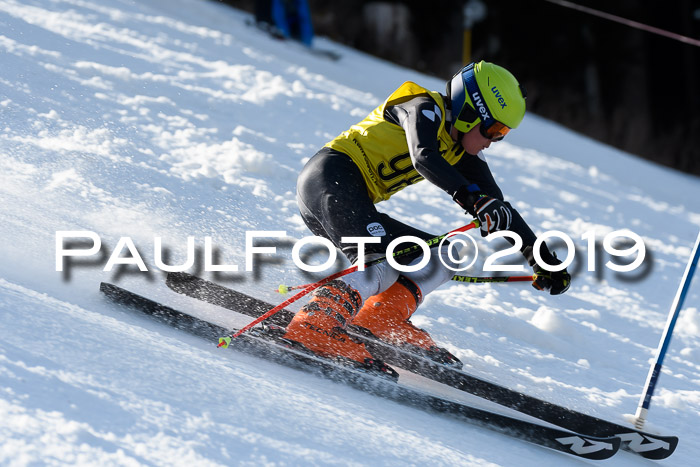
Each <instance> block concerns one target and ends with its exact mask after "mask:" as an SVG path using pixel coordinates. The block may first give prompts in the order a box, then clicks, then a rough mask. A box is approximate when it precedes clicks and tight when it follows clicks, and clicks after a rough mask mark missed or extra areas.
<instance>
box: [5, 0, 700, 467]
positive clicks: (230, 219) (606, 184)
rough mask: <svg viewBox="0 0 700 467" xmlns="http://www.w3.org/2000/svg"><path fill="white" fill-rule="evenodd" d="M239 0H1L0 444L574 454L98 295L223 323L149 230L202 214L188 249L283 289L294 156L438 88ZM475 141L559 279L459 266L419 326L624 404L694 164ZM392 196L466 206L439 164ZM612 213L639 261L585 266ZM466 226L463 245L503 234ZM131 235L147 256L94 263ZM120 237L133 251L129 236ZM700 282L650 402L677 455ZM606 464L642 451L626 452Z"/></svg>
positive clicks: (563, 389)
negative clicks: (563, 260) (159, 254)
mask: <svg viewBox="0 0 700 467" xmlns="http://www.w3.org/2000/svg"><path fill="white" fill-rule="evenodd" d="M247 18H248V16H247V15H246V14H243V13H241V12H238V11H236V10H233V9H230V8H227V7H224V6H221V5H219V4H216V3H212V2H207V1H193V0H151V1H149V2H136V1H130V0H99V1H98V0H22V1H15V0H0V240H1V241H0V258H1V259H0V464H2V465H27V464H37V465H66V464H78V465H82V464H89V465H97V464H103V465H140V464H146V465H227V464H228V465H230V464H235V465H260V464H271V465H275V464H284V465H290V464H291V465H295V464H296V465H307V464H317V465H333V464H343V465H346V464H365V465H407V464H411V465H473V464H478V465H507V466H510V465H521V466H522V465H566V464H568V465H576V464H579V463H583V461H580V460H578V459H574V458H571V457H568V456H566V455H563V454H559V453H555V452H552V451H548V450H546V449H542V448H538V447H535V446H532V445H530V444H527V443H525V442H521V441H517V440H514V439H512V438H509V437H506V436H504V435H501V434H497V433H494V432H491V431H488V430H484V429H482V428H479V427H476V426H473V425H469V424H465V423H461V422H459V421H456V420H452V419H449V418H445V417H442V416H438V415H434V414H429V413H425V412H421V411H418V410H414V409H410V408H406V407H403V406H401V405H398V404H395V403H390V402H387V401H384V400H381V399H378V398H375V397H372V396H370V395H366V394H364V393H360V392H357V391H355V390H352V389H349V388H346V387H343V386H341V385H338V384H334V383H331V382H329V381H324V380H321V379H319V378H316V377H314V376H312V375H306V374H303V373H299V372H296V371H293V370H290V369H287V368H283V367H279V366H276V365H274V364H271V363H267V362H264V361H260V360H257V359H255V358H252V357H246V356H242V355H238V354H236V353H235V352H231V351H223V350H220V351H217V350H216V349H215V348H214V344H213V343H209V342H205V341H202V340H199V339H196V338H194V337H190V336H188V335H185V334H183V333H181V332H178V331H176V330H171V329H167V328H164V327H162V326H159V325H156V324H154V323H151V322H149V321H145V320H143V319H141V318H139V317H137V316H135V315H133V314H131V313H129V312H128V311H126V310H125V309H123V308H120V307H117V306H114V305H112V304H110V303H109V302H107V301H105V300H104V298H103V297H101V296H100V294H99V292H98V286H99V283H100V281H111V282H116V283H118V284H120V285H123V286H126V287H129V288H131V289H134V290H137V291H139V292H141V293H144V294H147V295H149V296H151V297H153V298H157V299H159V300H163V301H164V302H166V303H168V304H170V305H173V306H177V307H178V308H182V309H184V310H186V311H189V312H192V313H196V314H199V315H204V316H207V317H208V318H209V319H212V320H215V321H216V322H218V323H221V324H227V325H231V326H233V325H235V324H236V322H240V321H241V320H240V318H239V317H235V316H231V313H230V312H226V311H224V310H221V309H219V308H217V307H213V306H205V305H203V304H199V303H197V302H195V301H194V300H190V299H188V298H186V297H180V296H177V295H175V294H174V293H172V292H170V291H169V290H168V289H167V288H166V287H165V286H164V285H163V273H162V272H161V271H160V270H159V269H158V268H156V267H155V254H154V250H155V247H154V245H155V242H156V240H155V237H162V242H163V245H164V246H166V247H167V248H166V249H167V251H168V253H169V255H168V260H167V261H168V263H169V264H182V263H184V262H185V260H186V257H187V237H188V236H192V237H194V240H195V244H196V246H197V249H198V251H199V252H200V253H201V251H202V249H203V245H204V239H205V237H211V238H212V241H213V244H214V245H215V246H216V249H217V251H218V253H219V256H218V262H219V263H220V264H235V265H238V266H239V268H240V272H238V273H227V274H224V275H223V277H219V280H221V281H223V282H224V283H225V284H226V285H229V286H233V287H236V288H238V289H240V290H243V291H246V292H248V293H250V294H253V295H256V296H259V297H261V298H264V299H267V300H269V301H274V302H279V301H280V298H279V296H276V294H275V293H274V290H275V289H276V287H277V285H278V284H279V283H287V284H299V283H304V282H308V280H309V277H307V276H305V275H303V274H302V273H301V272H300V271H299V270H298V269H297V268H296V267H295V266H294V263H293V262H292V261H291V244H292V240H293V239H300V238H303V237H306V236H308V235H310V232H308V230H307V229H306V228H305V226H304V225H303V222H302V221H301V219H300V217H299V215H298V213H297V207H296V201H295V197H294V192H295V179H296V175H297V173H298V172H299V170H300V169H301V168H302V166H303V164H304V162H305V161H306V160H308V158H309V157H310V156H312V155H313V154H314V153H315V152H316V150H317V149H318V148H320V147H321V146H322V145H323V144H324V143H325V142H326V141H327V140H329V139H330V138H332V137H334V136H335V135H337V134H338V133H340V132H341V131H343V130H344V129H346V128H347V127H348V126H349V125H350V124H352V123H354V122H356V121H359V120H360V119H362V118H363V117H364V116H365V115H366V114H367V113H368V112H369V111H371V110H372V109H373V108H374V107H375V106H376V105H378V104H379V103H380V102H381V101H382V100H383V99H384V98H385V97H386V96H387V95H388V94H389V93H390V92H391V91H393V90H394V89H395V88H397V87H398V86H399V85H400V84H401V83H402V82H403V81H405V80H413V81H416V82H418V83H420V84H421V85H423V86H426V87H428V88H431V89H435V90H439V91H440V90H442V89H444V83H443V81H441V80H439V79H435V78H431V77H427V76H423V75H420V74H418V73H416V72H413V71H411V70H407V69H403V68H400V67H397V66H394V65H391V64H388V63H385V62H382V61H379V60H377V59H374V58H371V57H368V56H366V55H363V54H360V53H357V52H355V51H352V50H349V49H346V48H344V47H341V46H339V45H337V44H334V43H331V42H328V41H324V40H322V39H318V40H317V42H316V46H317V47H319V48H326V49H332V50H334V51H336V52H338V53H340V54H341V55H342V59H341V60H339V61H331V60H328V59H325V58H323V57H319V56H317V55H314V54H310V53H309V52H308V51H307V50H305V49H304V48H303V47H301V46H298V45H295V44H290V43H286V42H281V41H276V40H273V39H270V38H268V37H266V36H265V35H263V34H262V33H260V32H259V31H257V30H255V29H253V28H250V27H248V26H246V23H245V21H246V19H247ZM505 65H506V66H507V64H505ZM486 156H487V158H488V160H489V162H490V165H491V167H492V169H493V171H494V173H495V176H496V178H497V180H498V181H499V183H500V184H501V185H502V188H503V191H504V193H505V194H506V197H507V198H508V199H509V200H510V201H511V202H512V203H513V204H514V205H515V206H516V207H517V208H518V210H519V211H520V212H521V213H522V214H523V216H524V217H525V218H526V219H527V220H528V222H529V223H530V224H531V225H532V226H533V228H534V229H535V230H536V232H537V233H538V234H542V233H543V232H545V231H547V230H552V229H556V230H560V231H562V232H564V233H565V234H566V235H568V236H570V237H571V238H572V240H573V242H574V244H575V246H576V255H575V262H574V265H572V267H571V268H570V269H571V270H576V271H577V272H576V275H575V279H574V283H573V286H572V287H571V290H570V291H569V292H568V293H567V294H565V295H563V296H558V297H551V296H549V295H547V294H543V293H540V292H537V291H535V290H534V289H533V288H532V287H530V286H529V285H528V284H526V283H525V284H523V283H518V284H494V285H464V284H459V283H450V284H446V285H444V286H442V287H441V288H440V289H438V290H437V291H436V292H435V293H433V294H431V295H430V296H429V297H428V298H427V300H426V301H425V303H424V304H423V306H422V307H421V308H420V310H419V312H418V313H417V315H416V316H415V320H414V321H415V323H416V324H418V325H419V326H421V327H424V328H425V329H427V330H429V331H430V332H431V333H432V335H433V336H434V338H435V339H436V340H437V341H438V342H439V343H441V344H442V345H444V346H445V347H447V348H449V349H450V350H451V351H452V352H454V353H455V354H456V355H458V356H459V357H460V358H461V359H462V360H463V361H464V362H465V369H466V370H467V371H469V372H471V373H473V374H475V375H478V376H480V377H483V378H486V379H490V380H493V381H497V382H499V383H500V384H503V385H506V386H509V387H512V388H517V389H519V390H522V391H525V392H527V393H529V394H532V395H535V396H539V397H542V398H546V399H548V400H551V401H553V402H556V403H559V404H563V405H567V406H570V407H573V408H576V409H578V410H581V411H584V412H588V413H591V414H594V415H597V416H599V417H603V418H606V419H610V420H613V421H616V422H622V423H626V418H625V414H631V413H633V412H634V411H635V408H636V406H637V402H638V399H639V396H640V393H641V390H642V386H643V384H644V380H645V378H646V375H647V371H648V368H649V363H650V360H651V359H652V358H653V356H654V354H655V351H656V347H657V345H658V342H659V339H660V337H661V333H662V330H663V327H664V323H665V321H666V316H667V313H668V310H669V307H670V304H671V301H672V299H673V296H674V294H675V291H676V289H677V287H678V284H679V281H680V277H681V275H682V273H683V270H684V268H685V265H686V262H687V260H688V257H689V255H690V251H691V247H692V244H693V241H694V239H695V237H696V235H697V233H698V230H699V229H700V206H699V205H698V199H700V183H699V180H698V178H694V177H690V176H686V175H684V174H680V173H677V172H672V171H670V170H667V169H664V168H660V167H658V166H655V165H652V164H649V163H647V162H644V161H641V160H639V159H637V158H635V157H632V156H630V155H627V154H624V153H621V152H619V151H617V150H614V149H611V148H609V147H606V146H603V145H601V144H599V143H596V142H594V141H591V140H589V139H587V138H583V137H581V136H578V135H576V134H573V133H571V132H570V131H568V130H565V129H563V128H561V127H560V126H558V125H556V124H555V123H552V122H548V121H545V120H542V119H540V118H537V117H535V116H531V115H528V116H526V118H525V120H524V122H523V124H522V125H521V127H520V128H518V129H517V130H515V131H513V132H512V133H511V134H510V135H509V136H508V138H507V139H506V140H505V141H504V142H501V143H497V144H493V145H492V147H491V148H490V149H489V150H487V152H486ZM380 208H381V209H383V210H385V211H390V212H392V213H393V214H394V215H395V216H397V217H398V218H400V219H402V220H404V221H405V222H408V223H411V224H413V225H415V226H417V227H419V228H422V229H425V230H428V231H431V232H434V233H436V234H439V233H442V232H445V231H448V230H450V229H452V228H454V227H457V226H459V225H462V224H464V223H466V222H467V221H468V219H467V218H466V217H465V216H464V215H463V214H462V213H460V210H459V209H458V208H457V207H456V206H455V204H454V203H453V202H452V201H451V200H450V199H449V197H448V196H447V195H446V194H444V193H442V192H441V191H440V190H438V189H436V188H434V187H432V186H431V185H430V184H428V183H427V182H424V183H420V184H418V185H415V186H411V187H409V188H407V189H405V190H404V191H402V192H400V193H399V194H397V195H396V196H395V197H393V198H392V200H391V201H390V202H387V203H383V205H380ZM620 229H628V230H629V231H632V232H633V233H635V234H637V235H639V236H641V237H642V238H643V240H644V243H645V245H646V249H647V259H646V260H645V262H644V263H643V265H642V266H641V267H640V268H639V269H637V270H635V271H633V272H630V273H616V272H614V271H612V270H611V269H609V268H608V267H606V266H605V263H606V262H607V261H609V260H611V257H610V255H609V254H607V253H605V252H604V250H603V249H602V248H597V250H595V251H597V257H596V261H594V262H593V265H594V266H595V271H587V266H588V259H589V256H590V254H591V251H589V248H588V240H586V239H583V238H582V235H584V234H585V233H586V232H593V233H592V234H589V235H594V237H590V238H591V239H593V238H594V239H596V243H597V244H598V245H602V242H603V240H604V238H605V236H606V235H607V234H608V233H610V232H612V231H616V230H620ZM254 230H259V231H285V232H286V234H287V236H288V237H289V238H288V239H287V240H285V241H284V242H279V241H278V242H272V244H273V245H275V246H277V250H278V252H277V254H276V255H271V254H268V255H266V256H265V261H260V262H259V263H258V267H257V268H256V270H255V271H254V272H245V271H244V269H245V235H246V232H247V231H254ZM57 231H90V232H93V233H94V234H95V235H97V236H99V239H100V240H101V243H102V246H103V250H102V254H101V255H100V254H98V255H95V256H92V257H89V258H73V259H72V260H71V261H70V262H66V265H67V266H66V268H65V270H64V271H63V272H57V270H56V232H57ZM472 236H473V237H474V238H475V239H476V241H477V243H478V244H479V251H480V259H479V261H478V262H477V265H483V259H484V258H485V257H486V256H487V255H489V254H492V253H493V252H495V251H498V250H500V249H502V248H503V245H504V244H505V243H504V242H502V241H501V242H502V243H499V242H494V243H489V242H487V241H486V240H484V239H482V238H481V237H480V236H479V235H478V234H476V235H474V234H472ZM121 237H129V238H130V239H131V240H132V241H133V243H134V245H135V247H136V248H137V250H138V252H139V253H140V255H141V256H142V257H143V259H144V262H145V264H146V266H147V267H148V269H149V272H141V271H139V269H138V268H137V267H136V266H134V265H130V266H128V267H125V268H119V267H118V266H117V267H115V268H114V269H113V270H112V271H110V272H106V271H103V268H104V267H105V265H106V263H107V261H108V258H109V255H111V254H112V252H113V251H114V250H115V249H116V247H117V245H118V242H119V240H120V238H121ZM88 243H89V242H88ZM87 246H89V244H88V245H85V244H83V245H82V247H83V248H86V247H87ZM122 246H123V247H124V248H120V251H121V256H124V257H128V256H133V255H130V254H129V251H128V249H127V248H126V247H125V245H124V244H122ZM558 249H559V251H560V256H562V255H564V256H565V255H566V249H565V248H562V247H561V246H560V247H559V248H558ZM199 257H200V258H201V255H200V256H199ZM115 258H116V257H115ZM316 259H317V260H319V261H322V260H323V259H324V258H323V257H322V255H321V256H320V257H318V258H316ZM516 259H517V257H516V256H511V257H509V258H506V259H505V262H517V261H516ZM630 260H631V257H630V258H628V259H627V260H626V261H627V262H629V261H630ZM501 261H503V260H501ZM612 261H613V262H615V261H617V262H620V261H621V260H620V259H617V260H615V259H614V258H612ZM623 262H624V261H623ZM195 272H196V271H195ZM470 273H472V274H474V275H480V274H481V275H491V274H487V273H483V272H482V271H480V270H478V268H476V269H473V270H471V271H470ZM699 285H700V284H698V280H697V279H696V281H695V284H694V285H693V287H692V288H691V291H690V294H689V296H688V298H687V300H686V307H685V309H684V311H683V312H682V314H681V316H680V319H679V322H678V325H677V327H676V332H675V334H674V337H673V341H672V343H671V347H670V350H669V353H668V355H667V357H666V360H665V365H664V371H663V374H662V376H661V378H660V380H659V385H658V386H657V391H656V395H655V396H654V399H653V401H652V407H651V411H650V414H649V423H648V424H647V429H649V430H651V431H657V432H660V433H664V434H677V435H679V436H680V437H681V442H680V445H679V448H678V450H677V452H676V453H675V454H674V455H673V457H671V458H670V459H668V460H667V461H663V462H661V463H662V464H666V465H691V464H693V463H694V462H695V461H693V459H696V460H697V459H698V458H699V457H700V447H698V441H697V440H698V437H699V435H700V428H698V427H700V348H699V346H700V336H699V334H700V314H699V313H698V303H699V300H698V297H699V296H700V291H699V288H700V287H699ZM243 322H246V321H245V320H243ZM239 325H240V324H239ZM613 464H614V465H639V464H651V462H648V461H645V460H644V459H641V458H637V457H634V456H632V455H630V454H627V453H620V454H618V455H617V456H616V457H615V458H614V460H613V461H612V462H611V465H613Z"/></svg>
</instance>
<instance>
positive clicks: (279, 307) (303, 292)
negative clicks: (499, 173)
mask: <svg viewBox="0 0 700 467" xmlns="http://www.w3.org/2000/svg"><path fill="white" fill-rule="evenodd" d="M476 227H479V221H478V220H477V219H474V220H473V221H471V222H470V223H469V224H467V225H464V226H462V227H459V228H457V229H454V230H451V231H449V232H447V233H446V234H442V235H438V236H437V237H433V238H431V239H429V240H426V242H425V243H427V244H428V247H430V246H433V245H435V244H438V243H440V242H441V241H442V239H444V238H445V237H449V236H451V235H454V234H456V233H459V232H466V231H467V230H471V229H474V228H476ZM419 248H421V247H420V245H413V246H411V247H409V248H405V249H403V250H400V251H396V252H394V255H393V257H394V258H396V257H399V256H403V255H406V254H409V253H413V252H415V251H417V250H418V249H419ZM384 261H386V256H384V257H381V258H377V259H375V260H372V261H369V262H367V263H365V266H364V267H365V268H368V267H370V266H374V265H375V264H379V263H382V262H384ZM357 269H358V266H357V265H355V266H351V267H349V268H347V269H343V270H342V271H339V272H336V273H334V274H331V275H330V276H328V277H324V278H323V279H321V280H320V281H317V282H314V283H312V284H307V285H306V286H305V287H304V288H303V289H302V290H301V291H300V292H297V293H296V294H294V295H293V296H291V297H289V298H288V299H287V300H285V301H283V302H282V303H280V304H279V305H277V306H276V307H274V308H272V309H271V310H270V311H268V312H266V313H265V314H263V315H261V316H259V317H258V318H256V319H255V320H253V321H252V322H250V323H248V324H247V325H245V326H243V327H242V328H241V329H239V330H238V331H236V332H235V333H233V334H231V335H229V336H226V337H221V338H219V347H224V348H225V347H228V345H229V343H230V342H231V339H235V338H236V337H238V336H240V335H241V334H243V333H244V332H246V331H247V330H249V329H250V328H252V327H253V326H255V325H256V324H258V323H260V322H261V321H264V320H266V319H267V318H269V317H270V316H272V315H274V314H275V313H277V312H278V311H280V310H282V309H283V308H284V307H286V306H287V305H290V304H292V303H294V302H296V301H297V300H299V299H300V298H302V297H304V296H305V295H306V294H308V293H309V292H311V291H313V290H314V289H316V288H318V287H320V286H322V285H323V284H326V283H328V282H330V281H332V280H334V279H337V278H339V277H343V276H346V275H348V274H350V273H353V272H355V271H357Z"/></svg>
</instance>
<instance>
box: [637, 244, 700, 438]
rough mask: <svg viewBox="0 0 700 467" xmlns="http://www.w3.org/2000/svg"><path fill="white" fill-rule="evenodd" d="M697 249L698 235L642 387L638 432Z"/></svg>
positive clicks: (693, 270)
mask: <svg viewBox="0 0 700 467" xmlns="http://www.w3.org/2000/svg"><path fill="white" fill-rule="evenodd" d="M699 247H700V234H698V238H697V240H695V247H694V248H693V253H692V255H691V257H690V261H689V262H688V266H687V267H686V268H685V273H684V274H683V279H681V285H680V286H679V287H678V292H676V298H674V299H673V304H672V305H671V312H670V314H669V315H668V321H666V329H665V330H664V334H663V336H662V338H661V343H660V344H659V348H658V350H657V351H656V361H654V363H653V364H652V365H651V368H650V369H649V375H648V376H647V382H646V385H645V386H644V391H642V398H641V399H640V400H639V406H638V407H637V413H636V415H635V422H634V426H635V427H636V428H637V429H639V430H641V429H642V427H643V426H644V421H645V420H646V417H647V413H648V412H649V405H650V404H651V396H653V395H654V387H655V386H656V381H657V380H658V379H659V374H660V373H661V365H662V364H663V362H664V356H665V355H666V351H667V350H668V345H669V344H670V342H671V335H672V334H673V327H674V326H675V325H676V320H677V319H678V315H679V313H680V311H681V308H682V307H683V301H684V300H685V296H686V295H687V294H688V289H689V288H690V282H691V280H692V279H693V274H694V273H695V268H696V267H697V265H698V257H700V248H699Z"/></svg>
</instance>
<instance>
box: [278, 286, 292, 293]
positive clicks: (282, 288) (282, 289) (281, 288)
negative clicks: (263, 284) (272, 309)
mask: <svg viewBox="0 0 700 467" xmlns="http://www.w3.org/2000/svg"><path fill="white" fill-rule="evenodd" d="M277 292H278V293H280V294H282V295H284V294H286V293H287V292H289V287H287V286H286V285H284V284H280V286H279V287H277Z"/></svg>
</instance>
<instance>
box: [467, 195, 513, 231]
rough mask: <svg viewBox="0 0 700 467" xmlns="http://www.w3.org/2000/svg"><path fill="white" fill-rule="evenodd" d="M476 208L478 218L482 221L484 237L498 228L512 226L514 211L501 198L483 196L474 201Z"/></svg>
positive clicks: (504, 228)
mask: <svg viewBox="0 0 700 467" xmlns="http://www.w3.org/2000/svg"><path fill="white" fill-rule="evenodd" d="M474 209H475V210H476V218H477V219H479V222H480V223H481V236H482V237H485V236H487V235H488V234H490V233H493V232H496V231H498V230H508V229H509V228H510V223H511V221H512V220H513V213H512V212H510V208H509V207H508V206H506V204H505V203H504V202H503V201H501V200H500V199H496V198H491V197H490V196H482V197H480V198H479V199H478V200H477V201H476V203H474Z"/></svg>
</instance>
